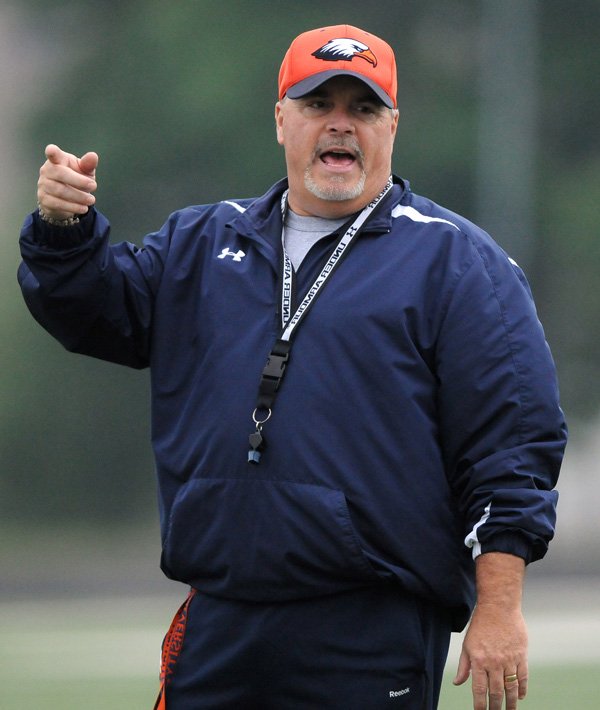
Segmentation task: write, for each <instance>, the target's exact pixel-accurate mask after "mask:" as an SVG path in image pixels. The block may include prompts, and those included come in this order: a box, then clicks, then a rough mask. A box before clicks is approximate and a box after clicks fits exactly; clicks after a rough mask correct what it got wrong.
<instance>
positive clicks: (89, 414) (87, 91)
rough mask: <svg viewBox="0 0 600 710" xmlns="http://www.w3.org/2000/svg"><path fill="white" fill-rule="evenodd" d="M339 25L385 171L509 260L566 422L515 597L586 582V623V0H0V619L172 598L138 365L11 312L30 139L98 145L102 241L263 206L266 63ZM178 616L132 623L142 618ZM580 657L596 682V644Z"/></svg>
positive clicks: (590, 139) (593, 587) (592, 467)
mask: <svg viewBox="0 0 600 710" xmlns="http://www.w3.org/2000/svg"><path fill="white" fill-rule="evenodd" d="M340 22H347V23H350V24H355V25H358V26H360V27H363V28H364V29H367V30H369V31H371V32H374V33H376V34H379V35H381V36H382V37H384V38H385V39H387V40H388V42H389V43H390V44H391V45H392V46H393V48H394V50H395V52H396V56H397V60H398V70H399V91H398V96H399V108H400V111H401V123H400V130H399V135H398V138H397V142H396V150H395V158H394V170H395V172H396V173H398V174H400V175H401V176H403V177H405V178H407V179H409V180H410V182H411V185H412V188H413V190H414V191H415V192H417V193H420V194H424V195H427V196H428V197H431V198H433V199H434V200H436V201H438V202H440V203H441V204H443V205H444V206H446V207H449V208H450V209H453V210H455V211H457V212H460V213H462V214H464V215H465V216H467V217H468V218H470V219H472V220H474V221H476V222H478V223H479V224H481V225H482V226H483V227H484V228H486V229H488V230H489V231H490V232H491V234H492V235H493V236H494V237H495V238H496V240H497V241H498V242H499V243H500V244H501V245H502V246H504V247H505V248H506V249H507V251H509V252H510V254H511V256H512V257H513V258H515V259H516V260H517V261H518V262H519V263H520V264H521V265H522V266H523V267H524V268H525V270H526V273H527V275H528V277H529V280H530V282H531V285H532V289H533V292H534V295H535V297H536V302H537V305H538V310H539V313H540V317H541V319H542V322H543V323H544V326H545V329H546V333H547V337H548V340H549V342H550V345H551V347H552V350H553V353H554V356H555V359H556V362H557V366H558V371H559V376H560V382H561V392H562V401H563V407H564V409H565V412H566V414H567V418H568V420H569V423H570V428H571V444H570V447H569V450H568V454H567V458H566V461H565V467H564V474H563V478H562V481H561V485H560V487H559V489H560V492H561V501H560V507H559V514H560V522H559V528H558V535H557V539H556V541H555V543H554V545H553V546H552V549H551V551H550V553H549V554H548V557H547V559H546V560H545V561H544V562H543V563H541V564H540V565H539V566H538V565H535V566H534V567H533V568H532V570H531V572H530V577H531V580H532V582H531V583H532V590H534V591H533V592H532V593H531V597H532V600H531V602H530V603H532V604H533V605H534V608H533V612H534V613H536V611H537V610H538V608H537V607H535V599H536V596H537V594H538V592H539V593H540V594H541V593H542V592H543V599H545V600H546V602H545V603H546V607H544V609H545V613H547V614H548V615H549V616H548V618H551V619H552V618H559V617H560V618H561V619H565V618H570V617H568V616H567V617H565V614H568V613H569V610H570V609H571V608H572V605H571V603H570V600H571V599H576V598H577V597H576V596H573V595H576V594H577V592H578V591H579V592H580V591H581V589H586V590H590V594H589V595H587V596H586V597H585V603H584V609H583V610H588V611H589V614H590V619H591V620H593V619H596V618H597V617H598V610H599V609H600V601H599V600H598V595H597V590H598V589H599V584H598V579H599V578H600V577H599V576H600V552H599V549H600V546H599V545H598V544H597V543H598V539H599V534H600V522H599V516H598V513H597V510H598V504H599V503H600V476H599V475H598V474H599V473H600V464H599V460H600V417H599V412H600V378H598V376H597V371H598V365H599V363H600V348H599V347H598V342H599V340H600V334H599V331H598V322H599V315H600V287H599V286H600V285H599V280H598V274H599V273H600V239H599V234H598V232H599V227H598V222H599V220H598V217H600V141H599V137H598V133H599V128H598V127H599V126H600V91H599V87H598V66H599V65H600V43H599V42H598V36H599V35H600V3H599V2H598V0H578V1H577V2H573V3H564V2H560V1H559V0H444V1H442V0H380V2H379V3H376V4H373V3H360V2H347V1H346V2H341V1H340V0H329V2H328V3H323V2H316V1H312V0H307V1H304V2H301V3H300V2H296V3H280V2H270V1H269V0H267V1H265V2H259V1H258V0H257V1H252V0H238V1H237V2H236V1H234V0H219V1H218V2H217V1H216V0H204V1H202V0H198V1H196V2H191V1H184V0H180V1H178V2H174V3H164V2H158V0H145V1H144V2H142V1H141V0H119V1H118V2H117V1H116V0H105V1H104V2H92V1H91V0H73V1H71V2H67V1H64V2H63V1H57V2H52V3H47V2H41V0H39V1H36V0H20V2H18V3H17V2H11V1H8V2H4V3H3V4H2V6H1V7H0V59H1V65H0V66H1V67H2V70H1V72H0V117H1V118H0V156H1V161H2V163H1V164H2V169H1V170H0V214H1V215H2V220H1V221H0V236H1V239H0V269H1V272H0V276H1V279H0V289H1V296H2V297H1V298H0V328H1V332H2V338H1V341H0V364H1V368H2V369H1V372H2V374H1V376H0V535H1V543H0V570H1V575H0V605H1V604H2V603H5V604H6V605H8V607H7V609H8V610H9V611H8V612H7V614H8V613H9V612H10V609H11V608H12V607H10V604H12V603H13V602H14V601H15V600H23V599H24V600H29V601H31V603H35V602H36V600H38V599H42V598H43V599H54V600H56V599H65V598H66V599H68V598H70V597H77V598H80V599H81V598H83V599H92V598H97V597H100V598H102V597H103V596H110V597H111V598H113V597H115V598H117V599H122V598H127V595H134V596H135V595H143V596H145V597H151V598H153V597H154V596H155V597H157V598H158V597H160V598H165V599H168V600H169V601H170V600H173V602H174V601H175V599H176V598H179V596H181V593H182V592H181V589H180V588H179V587H178V585H173V584H172V583H168V582H166V581H165V580H163V579H162V577H161V575H160V572H159V570H158V557H159V535H158V529H157V513H156V510H155V497H156V494H155V482H154V476H153V463H152V457H151V451H150V446H149V436H150V432H149V400H148V391H147V386H148V377H147V373H145V372H138V371H133V370H131V371H128V370H126V369H123V368H119V367H117V366H114V365H110V364H106V363H102V362H97V361H94V360H92V359H88V358H84V357H79V356H75V355H71V354H68V353H65V352H64V351H63V350H62V349H61V347H60V346H59V345H57V344H56V343H55V342H54V341H53V340H52V339H51V338H50V337H49V336H47V335H46V334H45V333H44V332H43V331H42V330H41V329H40V328H39V327H38V326H37V324H36V323H35V322H34V321H33V320H32V318H31V317H30V316H29V314H28V312H27V309H26V307H25V306H24V304H23V303H22V301H21V298H20V294H19V291H18V288H17V284H16V269H17V266H18V263H19V257H18V248H17V236H18V230H19V227H20V224H21V222H22V219H23V218H24V216H25V214H26V213H27V212H29V211H31V210H32V209H33V208H34V207H35V184H36V180H37V171H38V168H39V165H40V164H41V163H42V162H43V159H44V157H43V149H44V146H45V145H46V144H47V143H50V142H53V143H57V144H58V145H60V146H61V147H63V148H65V149H66V150H69V151H71V152H74V153H77V154H81V153H83V152H85V151H87V150H95V151H97V152H98V153H99V155H100V166H99V169H98V182H99V189H98V192H97V204H98V207H99V208H100V209H101V210H102V211H103V212H104V213H105V214H106V215H107V216H108V217H109V218H110V219H111V222H112V225H113V235H114V240H115V241H121V240H123V239H127V240H130V241H134V242H136V243H138V244H139V243H141V239H142V237H143V235H144V234H145V233H147V232H149V231H153V230H155V229H158V228H159V227H160V226H161V225H162V223H163V222H164V220H165V219H166V217H167V216H168V214H169V213H170V212H172V211H174V210H176V209H178V208H180V207H182V206H184V205H186V204H197V203H204V202H211V201H215V200H220V199H227V198H235V197H246V196H252V195H259V194H261V193H263V192H264V191H265V190H266V189H267V188H268V187H269V186H270V185H271V184H272V183H273V182H274V181H275V180H277V179H278V178H279V177H281V176H282V175H283V173H284V161H283V154H282V151H281V149H280V148H279V146H278V145H277V144H276V141H275V132H274V121H273V107H274V103H275V100H276V91H277V72H278V69H279V64H280V62H281V59H282V57H283V54H284V52H285V50H286V49H287V46H288V45H289V43H290V41H291V40H292V39H293V37H294V36H295V35H296V34H298V33H299V32H301V31H304V30H306V29H311V28H313V27H318V26H323V25H328V24H337V23H340ZM565 581H566V582H570V586H569V585H567V586H566V587H565ZM556 585H559V587H557V586H556ZM558 588H560V590H561V592H560V599H559V598H558V595H557V593H553V590H554V589H558ZM553 602H555V603H554V604H553ZM142 607H143V608H146V607H145V606H143V605H142ZM161 608H162V607H161ZM172 610H173V609H171V608H170V607H165V613H164V618H163V615H162V613H161V614H158V615H157V616H155V617H152V618H151V620H150V621H147V622H146V623H150V624H152V623H154V622H156V628H160V627H161V624H163V622H164V624H167V623H168V621H169V619H168V618H167V617H168V616H169V615H170V613H171V611H172ZM576 611H577V613H581V612H582V608H581V605H580V606H579V607H578V608H577V609H576ZM10 613H12V612H10ZM553 614H554V615H559V616H553ZM560 614H562V616H560ZM7 618H9V617H7ZM64 623H65V624H67V625H68V615H67V616H66V617H65V621H64ZM575 627H577V628H578V629H580V630H581V633H583V634H585V633H586V631H585V630H586V629H587V633H591V629H593V628H595V627H594V626H593V623H592V622H590V623H589V624H582V625H581V626H580V627H579V626H577V624H575ZM152 628H154V627H152ZM565 628H571V630H572V629H573V628H574V626H573V624H568V623H567V624H566V627H565ZM565 633H567V632H565ZM159 641H160V639H158V641H157V643H159ZM115 643H117V641H115ZM550 643H554V644H559V643H560V639H554V640H553V641H552V640H551V641H550ZM156 654H158V646H157V647H156ZM587 657H588V658H590V659H591V660H590V663H592V664H594V665H595V667H596V668H597V669H598V670H600V661H599V659H600V647H597V648H596V651H595V653H592V655H591V656H589V655H588V656H587ZM553 660H554V661H555V662H557V663H558V662H559V661H560V659H559V658H557V659H550V661H553ZM102 662H103V661H102V659H100V660H98V663H99V664H101V663H102ZM579 662H582V661H581V659H579V660H578V663H579ZM2 665H3V664H2ZM0 673H1V671H0ZM42 675H43V674H42ZM7 677H8V676H7ZM552 677H555V678H556V675H555V674H552ZM0 687H2V683H0ZM5 687H8V686H7V684H5ZM1 692H2V691H0V693H1ZM23 703H25V704H23ZM5 706H6V707H7V708H8V707H9V705H6V704H3V702H2V699H1V697H0V707H5ZM565 706H566V701H565V704H564V705H557V706H556V707H561V708H562V707H565ZM573 706H574V707H593V706H592V705H585V704H582V703H580V704H577V703H574V704H573ZM10 707H11V708H12V707H25V708H29V707H32V708H33V707H36V708H37V707H49V708H50V707H53V706H52V705H50V704H48V705H47V706H46V705H43V704H40V703H39V702H38V701H22V703H21V704H20V705H19V704H16V705H11V706H10ZM64 707H92V705H89V704H88V705H84V704H82V705H81V706H80V705H78V704H77V703H76V701H72V702H71V704H69V702H66V704H65V705H64ZM114 707H116V705H115V706H114ZM123 707H125V705H124V706H123ZM127 707H136V705H135V703H132V704H131V705H127ZM140 707H142V705H140ZM447 707H448V708H450V707H451V706H450V705H447ZM531 707H534V706H533V705H532V706H531ZM543 707H545V708H550V707H551V706H550V705H544V706H543Z"/></svg>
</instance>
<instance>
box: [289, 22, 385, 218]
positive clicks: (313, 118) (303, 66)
mask: <svg viewBox="0 0 600 710" xmlns="http://www.w3.org/2000/svg"><path fill="white" fill-rule="evenodd" d="M396 105H397V104H396V64H395V60H394V53H393V51H392V49H391V47H390V46H389V45H388V44H387V43H386V42H384V41H383V40H381V39H379V38H378V37H375V35H371V34H369V33H367V32H364V31H363V30H359V29H357V28H355V27H351V26H350V25H337V26H334V27H325V28H322V29H318V30H312V31H310V32H305V33H304V34H301V35H300V36H299V37H297V38H296V39H295V40H294V41H293V42H292V44H291V46H290V48H289V49H288V51H287V53H286V55H285V58H284V60H283V63H282V65H281V70H280V73H279V102H278V103H277V106H276V109H275V119H276V124H277V140H278V141H279V143H280V144H281V145H283V147H284V149H285V154H286V163H287V172H288V179H289V184H290V193H289V200H290V206H291V207H292V209H294V210H295V211H297V212H299V213H300V214H303V213H304V214H312V215H318V216H323V217H339V216H345V215H348V214H351V213H352V212H355V211H357V210H359V209H361V208H362V207H364V205H366V204H367V203H368V202H370V201H371V200H372V199H373V198H374V197H375V196H376V195H377V194H378V193H379V192H380V191H381V189H382V188H383V187H384V185H385V183H386V181H387V179H388V177H389V175H390V172H391V157H392V149H393V143H394V137H395V134H396V126H397V122H398V112H397V110H396Z"/></svg>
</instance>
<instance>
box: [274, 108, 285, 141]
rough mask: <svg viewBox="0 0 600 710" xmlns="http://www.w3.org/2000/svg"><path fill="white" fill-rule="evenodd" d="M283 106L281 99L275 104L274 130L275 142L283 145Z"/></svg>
mask: <svg viewBox="0 0 600 710" xmlns="http://www.w3.org/2000/svg"><path fill="white" fill-rule="evenodd" d="M284 112H285V111H284V108H283V104H282V103H281V101H278V102H277V103H276V104H275V131H276V133H277V142H278V143H279V145H283V114H284Z"/></svg>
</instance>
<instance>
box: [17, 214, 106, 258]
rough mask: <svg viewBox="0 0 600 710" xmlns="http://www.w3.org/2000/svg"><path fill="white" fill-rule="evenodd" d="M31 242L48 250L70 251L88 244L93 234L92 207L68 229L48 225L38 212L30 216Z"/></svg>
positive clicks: (93, 216)
mask: <svg viewBox="0 0 600 710" xmlns="http://www.w3.org/2000/svg"><path fill="white" fill-rule="evenodd" d="M31 218H32V222H31V224H32V228H33V229H32V237H33V241H35V242H36V244H39V245H40V246H45V247H48V248H50V249H56V250H63V249H72V248H73V247H78V246H81V245H82V244H85V243H86V242H88V241H89V240H90V239H91V238H92V236H93V234H94V224H95V222H96V210H95V209H94V208H93V207H90V209H89V210H88V211H87V212H86V213H85V214H84V215H81V216H80V217H79V222H78V223H77V224H72V225H70V226H68V227H59V226H57V225H53V224H48V222H45V221H44V220H43V219H42V218H41V217H40V214H39V211H38V210H35V212H33V213H32V215H31Z"/></svg>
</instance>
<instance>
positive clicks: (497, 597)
mask: <svg viewBox="0 0 600 710" xmlns="http://www.w3.org/2000/svg"><path fill="white" fill-rule="evenodd" d="M476 576H477V606H476V608H475V611H474V613H473V617H472V619H471V623H470V625H469V628H468V630H467V633H466V635H465V639H464V642H463V648H462V653H461V656H460V661H459V664H458V670H457V673H456V677H455V679H454V684H455V685H461V684H462V683H464V682H465V681H466V680H467V679H468V678H469V675H471V676H472V692H473V708H474V710H487V709H488V708H489V710H501V709H502V703H503V701H504V698H505V696H506V710H515V709H516V707H517V701H518V700H522V699H523V698H524V697H525V695H526V693H527V675H528V667H527V628H526V625H525V620H524V618H523V614H522V612H521V598H522V590H523V580H524V576H525V562H524V560H523V559H521V558H520V557H516V556H514V555H509V554H506V553H503V552H488V553H486V554H482V555H480V556H479V557H478V558H477V560H476ZM488 701H489V705H488Z"/></svg>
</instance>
